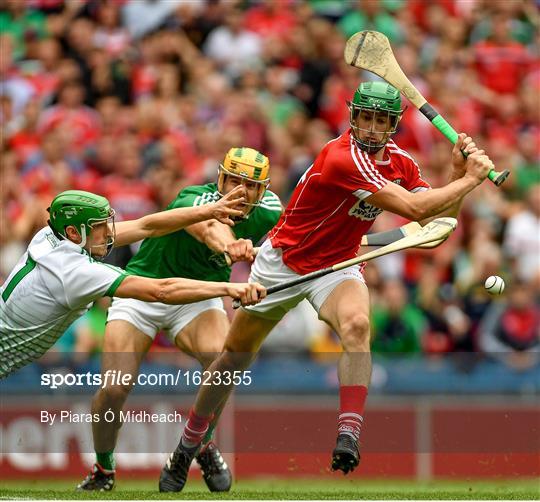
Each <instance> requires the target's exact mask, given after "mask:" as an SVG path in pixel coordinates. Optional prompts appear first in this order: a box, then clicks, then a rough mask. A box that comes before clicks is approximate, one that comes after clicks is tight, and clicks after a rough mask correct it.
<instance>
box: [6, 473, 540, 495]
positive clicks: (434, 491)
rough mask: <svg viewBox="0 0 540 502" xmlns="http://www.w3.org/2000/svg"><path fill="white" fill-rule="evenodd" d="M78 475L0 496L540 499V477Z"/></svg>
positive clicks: (9, 488) (12, 486) (14, 486)
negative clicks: (99, 485)
mask: <svg viewBox="0 0 540 502" xmlns="http://www.w3.org/2000/svg"><path fill="white" fill-rule="evenodd" d="M75 484H76V481H75V480H74V481H41V480H31V481H24V482H22V481H17V482H15V481H6V480H0V500H12V499H17V498H18V499H26V500H32V499H49V500H52V499H57V500H66V499H71V500H96V499H99V500H102V499H107V500H174V499H180V500H208V499H210V500H246V499H247V500H275V499H288V500H306V499H330V500H362V499H369V500H385V499H386V500H388V499H390V500H391V499H402V500H403V499H443V500H463V499H473V500H482V499H490V500H501V499H504V500H509V499H513V500H540V482H539V481H538V480H536V479H511V480H510V479H509V480H496V481H491V480H490V481H433V482H430V483H419V482H415V481H399V480H397V481H396V480H384V481H383V480H380V481H373V480H368V481H364V480H358V479H354V480H353V479H346V478H343V479H340V480H331V481H325V480H316V479H304V480H283V479H266V480H254V481H240V482H238V483H235V484H234V485H233V489H232V490H231V491H230V492H229V493H224V494H215V493H212V494H211V493H210V492H208V490H207V488H206V486H205V485H204V484H203V483H202V482H200V481H198V480H195V479H191V480H189V482H188V484H187V485H186V488H185V490H184V491H183V492H182V493H172V494H162V493H158V491H157V481H156V482H151V481H123V482H122V481H121V480H120V482H119V483H118V485H117V487H116V488H115V489H114V491H113V492H110V493H104V492H101V493H84V492H83V493H81V492H76V491H75V490H74V486H75Z"/></svg>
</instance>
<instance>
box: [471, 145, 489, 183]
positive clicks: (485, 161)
mask: <svg viewBox="0 0 540 502" xmlns="http://www.w3.org/2000/svg"><path fill="white" fill-rule="evenodd" d="M465 166H466V168H467V172H466V174H465V175H466V176H472V177H474V178H475V179H476V180H477V181H478V183H481V182H482V181H484V179H486V177H487V175H488V174H489V171H490V170H491V169H494V168H495V166H494V165H493V162H491V159H490V158H489V157H488V156H487V155H486V154H485V153H484V150H477V151H476V152H474V153H472V154H471V155H469V157H468V158H467V162H466V164H465Z"/></svg>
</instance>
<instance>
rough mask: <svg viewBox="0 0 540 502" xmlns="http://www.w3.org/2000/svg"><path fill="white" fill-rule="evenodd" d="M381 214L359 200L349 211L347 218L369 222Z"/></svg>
mask: <svg viewBox="0 0 540 502" xmlns="http://www.w3.org/2000/svg"><path fill="white" fill-rule="evenodd" d="M382 212H383V210H382V209H380V208H378V207H375V206H372V205H371V204H368V203H367V202H366V201H365V200H359V201H358V202H356V203H355V204H354V206H353V207H351V209H349V216H354V217H355V218H359V219H360V220H363V221H371V220H374V219H375V218H376V217H377V216H378V215H379V214H381V213H382Z"/></svg>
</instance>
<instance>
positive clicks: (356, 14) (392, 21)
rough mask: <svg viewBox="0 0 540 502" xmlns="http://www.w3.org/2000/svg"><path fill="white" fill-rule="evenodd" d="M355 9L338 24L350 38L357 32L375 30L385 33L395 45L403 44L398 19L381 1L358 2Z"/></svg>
mask: <svg viewBox="0 0 540 502" xmlns="http://www.w3.org/2000/svg"><path fill="white" fill-rule="evenodd" d="M353 6H354V7H353V8H352V9H351V11H350V12H349V13H348V14H345V16H343V17H342V18H341V20H340V21H339V22H338V28H339V29H340V30H341V32H342V33H343V35H345V37H347V38H349V37H350V36H352V35H354V34H355V33H356V32H357V31H363V30H375V31H380V32H381V33H384V34H385V35H386V36H387V37H388V38H389V40H390V42H392V43H393V44H397V45H399V44H401V43H402V42H403V32H402V29H401V27H400V25H399V23H398V22H397V20H396V18H395V17H394V16H392V15H391V14H389V13H388V12H387V11H386V10H385V9H383V7H382V6H381V4H380V2H379V0H357V1H356V2H355V3H353Z"/></svg>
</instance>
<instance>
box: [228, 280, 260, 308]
mask: <svg viewBox="0 0 540 502" xmlns="http://www.w3.org/2000/svg"><path fill="white" fill-rule="evenodd" d="M229 296H230V297H232V298H234V299H235V300H240V303H241V304H242V305H244V306H246V305H255V304H256V303H259V302H260V301H261V300H262V299H263V298H264V297H265V296H266V288H265V287H264V286H261V285H260V284H259V283H258V282H252V283H238V284H229Z"/></svg>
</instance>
